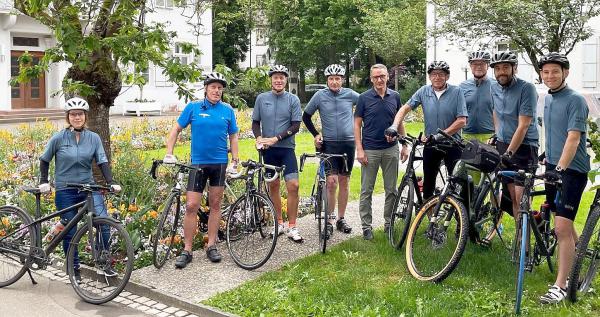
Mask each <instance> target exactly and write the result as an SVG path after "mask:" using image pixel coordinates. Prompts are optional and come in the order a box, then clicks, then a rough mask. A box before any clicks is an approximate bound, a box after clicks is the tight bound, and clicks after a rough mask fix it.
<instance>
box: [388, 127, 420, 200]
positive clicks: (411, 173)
mask: <svg viewBox="0 0 600 317" xmlns="http://www.w3.org/2000/svg"><path fill="white" fill-rule="evenodd" d="M422 136H423V133H422V132H421V133H420V134H419V137H418V138H414V137H411V136H408V137H404V138H405V140H400V141H399V142H400V143H403V144H411V146H412V148H411V150H410V153H409V155H408V162H407V164H406V171H405V173H404V176H403V178H404V177H408V178H409V179H410V180H411V181H412V182H413V186H414V188H415V191H414V192H415V193H416V195H417V206H421V205H422V204H423V194H422V193H421V191H420V190H419V182H418V181H417V175H416V174H415V167H414V163H415V161H422V160H423V156H417V146H419V145H422V144H423V142H422V141H421V137H422ZM406 139H408V141H407V140H406ZM400 185H402V181H400ZM398 195H400V193H398ZM394 209H395V208H394Z"/></svg>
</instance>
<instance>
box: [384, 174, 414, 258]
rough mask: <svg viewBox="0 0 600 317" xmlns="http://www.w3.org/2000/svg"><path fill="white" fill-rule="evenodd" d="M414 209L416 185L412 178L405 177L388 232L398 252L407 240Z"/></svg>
mask: <svg viewBox="0 0 600 317" xmlns="http://www.w3.org/2000/svg"><path fill="white" fill-rule="evenodd" d="M414 208H415V184H414V183H413V181H412V179H411V178H410V177H408V176H406V175H404V177H402V182H401V183H400V187H398V196H396V200H395V202H394V208H393V209H392V210H393V211H392V217H391V220H390V230H389V232H388V240H389V241H390V244H391V245H392V247H394V248H396V249H397V250H400V248H402V245H403V244H404V240H406V234H407V233H408V229H409V228H410V221H411V219H412V216H413V213H414Z"/></svg>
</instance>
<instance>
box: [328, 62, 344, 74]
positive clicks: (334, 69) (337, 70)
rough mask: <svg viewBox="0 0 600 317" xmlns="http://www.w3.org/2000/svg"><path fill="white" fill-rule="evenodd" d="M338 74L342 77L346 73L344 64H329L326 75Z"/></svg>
mask: <svg viewBox="0 0 600 317" xmlns="http://www.w3.org/2000/svg"><path fill="white" fill-rule="evenodd" d="M336 75H337V76H342V77H344V76H345V75H346V70H345V69H344V67H342V65H338V64H331V65H329V66H327V68H325V77H329V76H336Z"/></svg>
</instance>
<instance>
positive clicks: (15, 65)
mask: <svg viewBox="0 0 600 317" xmlns="http://www.w3.org/2000/svg"><path fill="white" fill-rule="evenodd" d="M23 53H24V52H23V51H11V53H10V75H11V76H12V77H16V76H18V75H19V57H20V56H21V55H23ZM29 54H30V55H32V64H34V65H37V64H38V63H39V62H40V58H42V57H43V56H44V53H43V52H29ZM10 94H11V98H12V109H36V108H46V80H45V76H44V74H42V75H41V76H40V77H38V78H35V79H32V80H31V81H30V82H28V83H21V84H17V85H14V86H12V87H11V92H10Z"/></svg>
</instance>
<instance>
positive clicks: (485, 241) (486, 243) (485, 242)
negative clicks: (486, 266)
mask: <svg viewBox="0 0 600 317" xmlns="http://www.w3.org/2000/svg"><path fill="white" fill-rule="evenodd" d="M479 245H480V246H482V247H486V248H489V247H490V246H491V245H492V241H490V240H488V239H481V240H479Z"/></svg>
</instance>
